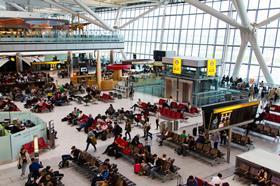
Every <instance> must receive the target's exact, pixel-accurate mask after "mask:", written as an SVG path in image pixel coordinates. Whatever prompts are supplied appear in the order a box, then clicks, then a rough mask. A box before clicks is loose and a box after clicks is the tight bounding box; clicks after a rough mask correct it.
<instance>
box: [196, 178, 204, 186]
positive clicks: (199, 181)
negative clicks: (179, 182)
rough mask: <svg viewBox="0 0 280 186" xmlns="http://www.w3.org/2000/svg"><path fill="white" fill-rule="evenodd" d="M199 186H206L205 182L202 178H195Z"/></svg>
mask: <svg viewBox="0 0 280 186" xmlns="http://www.w3.org/2000/svg"><path fill="white" fill-rule="evenodd" d="M195 179H196V181H197V185H198V186H204V181H203V180H202V179H201V178H198V177H195Z"/></svg>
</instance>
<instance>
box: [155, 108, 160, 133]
mask: <svg viewBox="0 0 280 186" xmlns="http://www.w3.org/2000/svg"><path fill="white" fill-rule="evenodd" d="M159 117H160V112H159V111H157V112H156V130H158V127H159Z"/></svg>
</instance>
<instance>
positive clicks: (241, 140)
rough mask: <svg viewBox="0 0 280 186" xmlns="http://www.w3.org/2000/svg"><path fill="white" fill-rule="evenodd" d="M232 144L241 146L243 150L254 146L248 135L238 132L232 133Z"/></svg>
mask: <svg viewBox="0 0 280 186" xmlns="http://www.w3.org/2000/svg"><path fill="white" fill-rule="evenodd" d="M231 142H232V143H233V144H232V145H235V146H236V145H237V146H236V147H238V148H241V149H242V150H244V151H248V150H250V149H252V148H254V145H253V142H252V140H251V138H250V137H249V136H245V135H242V134H239V133H234V132H233V133H232V140H231Z"/></svg>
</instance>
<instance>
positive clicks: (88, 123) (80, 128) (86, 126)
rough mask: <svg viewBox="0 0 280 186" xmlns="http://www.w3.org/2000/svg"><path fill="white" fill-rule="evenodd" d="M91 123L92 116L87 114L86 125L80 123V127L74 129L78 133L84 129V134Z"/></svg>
mask: <svg viewBox="0 0 280 186" xmlns="http://www.w3.org/2000/svg"><path fill="white" fill-rule="evenodd" d="M93 121H94V120H93V117H92V115H91V114H89V116H88V120H87V122H86V123H82V124H81V125H80V127H78V128H76V129H77V130H78V131H79V132H80V131H81V130H82V129H83V128H84V130H85V132H87V131H88V128H89V127H90V126H91V125H92V123H93Z"/></svg>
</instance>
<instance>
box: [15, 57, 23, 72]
mask: <svg viewBox="0 0 280 186" xmlns="http://www.w3.org/2000/svg"><path fill="white" fill-rule="evenodd" d="M16 70H17V72H22V71H23V64H22V56H21V54H20V53H16Z"/></svg>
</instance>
